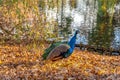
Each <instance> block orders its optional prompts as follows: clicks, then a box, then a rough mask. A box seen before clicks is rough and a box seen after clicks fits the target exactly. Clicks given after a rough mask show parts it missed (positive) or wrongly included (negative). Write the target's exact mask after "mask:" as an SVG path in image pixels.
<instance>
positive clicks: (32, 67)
mask: <svg viewBox="0 0 120 80" xmlns="http://www.w3.org/2000/svg"><path fill="white" fill-rule="evenodd" d="M44 49H45V46H42V48H39V49H37V50H35V49H31V50H28V49H27V48H26V47H25V46H24V47H23V46H8V45H6V46H0V79H2V80H5V79H8V80H18V79H25V80H93V79H97V80H120V56H105V55H99V54H96V53H92V52H88V51H80V50H79V49H78V48H76V49H75V51H74V53H73V54H72V55H71V56H70V57H68V58H66V59H61V60H58V61H54V62H53V61H47V60H46V61H42V60H41V55H42V54H43V50H44Z"/></svg>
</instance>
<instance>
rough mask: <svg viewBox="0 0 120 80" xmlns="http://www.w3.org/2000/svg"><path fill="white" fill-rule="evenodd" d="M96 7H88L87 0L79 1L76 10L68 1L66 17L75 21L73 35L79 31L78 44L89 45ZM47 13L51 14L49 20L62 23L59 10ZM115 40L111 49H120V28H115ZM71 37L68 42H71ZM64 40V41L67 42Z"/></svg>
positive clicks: (51, 10) (65, 7) (64, 11)
mask: <svg viewBox="0 0 120 80" xmlns="http://www.w3.org/2000/svg"><path fill="white" fill-rule="evenodd" d="M90 1H91V4H92V0H90ZM94 6H95V5H89V6H86V2H85V0H77V5H76V8H71V7H70V5H69V0H67V2H66V5H65V6H64V8H63V13H64V17H69V16H70V17H71V18H72V19H73V21H72V23H71V29H72V34H70V35H71V36H72V35H73V34H74V31H75V30H77V29H79V30H80V34H79V35H78V36H77V41H76V44H79V43H82V44H88V32H89V31H90V30H91V29H92V28H93V26H94V25H95V24H96V23H95V21H96V13H97V8H96V9H95V8H94ZM46 13H47V14H49V16H48V19H49V20H50V19H51V18H54V19H56V18H58V22H60V21H61V12H58V13H57V9H55V8H54V9H50V10H49V9H46ZM114 34H115V37H114V40H113V41H112V42H111V47H112V48H115V49H120V27H115V28H114ZM71 36H69V38H68V39H67V40H70V38H71ZM67 40H64V39H63V41H67Z"/></svg>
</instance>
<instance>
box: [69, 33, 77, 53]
mask: <svg viewBox="0 0 120 80" xmlns="http://www.w3.org/2000/svg"><path fill="white" fill-rule="evenodd" d="M76 36H77V33H76V32H75V34H74V36H73V37H72V38H71V40H70V41H69V42H68V45H69V46H70V52H73V50H74V48H75V42H76Z"/></svg>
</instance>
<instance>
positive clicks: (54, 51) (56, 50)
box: [42, 31, 78, 60]
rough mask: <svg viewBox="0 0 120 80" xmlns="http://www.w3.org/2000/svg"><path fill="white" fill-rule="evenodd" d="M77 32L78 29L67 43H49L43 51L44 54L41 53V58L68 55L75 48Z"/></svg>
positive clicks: (64, 56)
mask: <svg viewBox="0 0 120 80" xmlns="http://www.w3.org/2000/svg"><path fill="white" fill-rule="evenodd" d="M77 34H78V31H76V32H75V34H74V36H73V37H72V38H71V39H70V41H69V42H68V43H65V42H55V43H53V44H51V45H50V47H49V48H47V49H46V50H45V51H44V54H43V55H42V57H43V60H46V59H47V60H48V59H51V60H53V59H55V58H66V57H68V56H70V55H71V54H72V53H73V50H74V48H75V42H76V36H77Z"/></svg>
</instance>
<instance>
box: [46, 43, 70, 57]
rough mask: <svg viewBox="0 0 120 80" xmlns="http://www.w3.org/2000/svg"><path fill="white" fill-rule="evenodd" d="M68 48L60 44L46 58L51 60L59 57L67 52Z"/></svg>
mask: <svg viewBox="0 0 120 80" xmlns="http://www.w3.org/2000/svg"><path fill="white" fill-rule="evenodd" d="M69 48H70V46H69V45H67V44H61V45H59V46H57V47H55V48H54V49H53V50H52V51H51V52H50V53H49V54H48V56H47V59H53V58H54V57H57V56H59V55H60V54H61V53H63V52H67V50H68V49H69Z"/></svg>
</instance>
